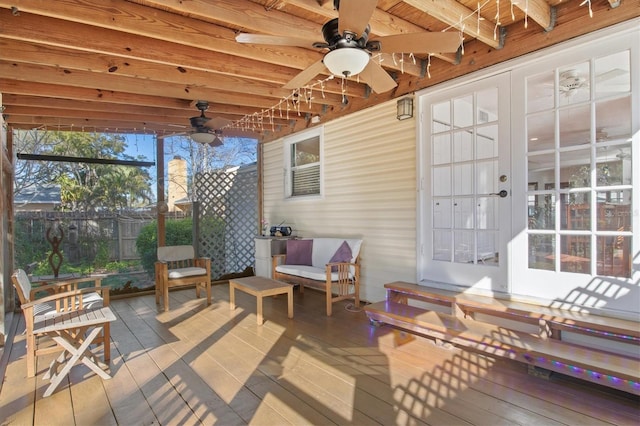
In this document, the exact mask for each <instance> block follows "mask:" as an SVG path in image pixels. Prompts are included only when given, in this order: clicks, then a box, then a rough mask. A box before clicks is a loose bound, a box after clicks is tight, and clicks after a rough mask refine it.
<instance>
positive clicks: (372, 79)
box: [358, 60, 398, 93]
mask: <svg viewBox="0 0 640 426" xmlns="http://www.w3.org/2000/svg"><path fill="white" fill-rule="evenodd" d="M358 78H360V80H362V81H364V82H365V83H367V84H368V85H369V87H371V90H373V91H374V92H376V93H384V92H388V91H389V90H391V89H393V88H394V87H396V86H397V85H398V84H397V83H396V82H395V80H394V79H393V78H391V76H390V75H389V74H387V72H386V71H385V70H384V69H383V68H382V67H381V66H380V65H378V64H377V63H376V62H374V61H371V60H369V63H368V64H367V66H366V67H365V68H364V70H363V71H362V72H361V73H360V74H358Z"/></svg>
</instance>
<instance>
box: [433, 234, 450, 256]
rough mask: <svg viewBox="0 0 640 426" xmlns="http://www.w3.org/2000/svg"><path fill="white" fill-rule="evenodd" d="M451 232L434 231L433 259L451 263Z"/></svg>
mask: <svg viewBox="0 0 640 426" xmlns="http://www.w3.org/2000/svg"><path fill="white" fill-rule="evenodd" d="M451 237H452V232H451V231H441V230H436V231H433V259H434V260H443V261H447V262H451Z"/></svg>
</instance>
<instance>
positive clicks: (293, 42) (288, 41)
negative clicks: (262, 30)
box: [236, 33, 315, 48]
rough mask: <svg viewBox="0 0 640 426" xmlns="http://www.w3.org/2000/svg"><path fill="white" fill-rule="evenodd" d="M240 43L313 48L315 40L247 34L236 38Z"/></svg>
mask: <svg viewBox="0 0 640 426" xmlns="http://www.w3.org/2000/svg"><path fill="white" fill-rule="evenodd" d="M236 41H237V42H238V43H251V44H272V45H275V46H296V47H307V48H312V47H313V43H315V40H307V39H304V38H300V37H288V36H274V35H267V34H246V33H241V34H238V35H237V36H236Z"/></svg>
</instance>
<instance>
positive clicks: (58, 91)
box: [0, 75, 193, 109]
mask: <svg viewBox="0 0 640 426" xmlns="http://www.w3.org/2000/svg"><path fill="white" fill-rule="evenodd" d="M15 77H16V76H15V75H12V76H11V77H9V78H2V77H0V87H1V88H2V93H3V98H4V96H5V95H6V94H16V95H30V96H46V97H52V98H61V99H71V100H78V101H92V102H101V103H106V104H118V105H142V106H148V105H153V106H156V107H162V108H176V109H193V108H192V105H191V100H190V99H176V98H168V97H162V96H152V95H141V94H135V93H125V92H118V91H112V90H102V89H93V88H85V87H74V86H69V85H66V84H51V83H44V82H34V81H29V80H24V81H19V80H15Z"/></svg>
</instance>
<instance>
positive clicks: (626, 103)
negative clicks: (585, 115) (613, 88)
mask: <svg viewBox="0 0 640 426" xmlns="http://www.w3.org/2000/svg"><path fill="white" fill-rule="evenodd" d="M630 112H631V96H625V97H623V98H618V99H609V100H606V101H601V102H597V103H596V134H595V137H596V142H598V143H607V142H611V141H623V140H626V139H629V138H630V137H631V114H630Z"/></svg>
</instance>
